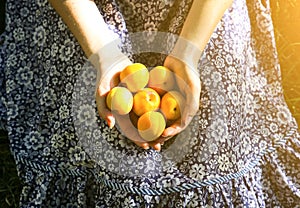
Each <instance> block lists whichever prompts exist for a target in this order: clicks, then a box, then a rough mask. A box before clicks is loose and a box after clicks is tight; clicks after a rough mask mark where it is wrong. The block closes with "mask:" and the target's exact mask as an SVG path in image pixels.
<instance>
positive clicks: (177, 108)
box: [160, 90, 185, 120]
mask: <svg viewBox="0 0 300 208" xmlns="http://www.w3.org/2000/svg"><path fill="white" fill-rule="evenodd" d="M184 103H185V98H184V97H183V95H182V94H181V93H180V92H178V91H175V90H173V91H169V92H167V93H166V94H164V95H163V97H162V98H161V106H160V110H161V112H162V113H163V114H164V116H165V117H166V119H167V120H176V119H178V118H180V117H181V113H182V112H181V111H182V110H183V107H184Z"/></svg>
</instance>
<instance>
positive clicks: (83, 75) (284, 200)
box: [0, 0, 300, 207]
mask: <svg viewBox="0 0 300 208" xmlns="http://www.w3.org/2000/svg"><path fill="white" fill-rule="evenodd" d="M191 3H192V0H184V1H179V0H101V1H100V0H99V1H96V4H97V5H98V7H99V10H100V12H101V13H102V15H103V17H104V19H105V21H106V23H107V24H108V26H109V28H110V29H111V30H113V31H114V32H115V33H116V34H118V35H119V37H120V38H121V40H122V41H121V43H122V46H124V47H125V48H127V49H128V48H130V47H131V46H130V43H129V42H128V39H129V37H130V35H129V34H134V33H138V32H142V31H151V32H154V33H155V32H157V31H161V32H165V33H172V34H179V32H180V29H181V27H182V24H183V22H184V19H185V18H186V15H187V13H188V11H189V8H190V6H191ZM270 12H271V11H270V5H269V1H268V0H235V1H234V3H233V5H232V6H231V7H230V8H229V9H228V10H227V11H226V13H225V14H224V16H223V18H222V20H221V21H220V23H219V24H218V26H217V28H216V30H215V31H214V33H213V35H212V37H211V39H210V41H209V43H208V45H207V47H206V49H205V51H204V52H203V54H202V57H201V60H200V61H199V65H198V70H199V73H200V78H201V82H202V92H201V96H200V108H199V111H198V113H197V115H196V116H195V117H194V119H193V121H192V122H191V124H190V125H189V127H188V128H187V129H186V130H185V131H184V132H182V133H181V134H180V135H178V136H177V137H175V138H173V139H171V140H169V141H168V142H166V144H165V145H164V146H163V149H162V150H161V152H156V151H154V150H151V149H149V150H142V149H140V148H139V147H137V146H135V145H134V144H133V143H132V142H130V141H129V140H128V139H126V138H124V136H123V135H122V134H121V133H120V132H119V131H118V129H117V128H113V129H109V128H108V127H107V125H106V124H105V122H104V121H103V120H102V119H100V118H99V116H98V114H97V110H96V107H95V103H94V101H93V93H94V85H95V78H96V74H95V70H94V69H93V68H92V67H91V66H90V65H89V63H88V60H87V59H86V58H85V56H84V54H83V52H82V50H81V48H80V46H79V45H78V43H77V42H76V40H75V38H74V37H73V35H72V34H71V33H70V31H69V30H68V29H67V27H66V26H65V24H64V23H63V22H62V20H61V19H60V17H59V16H58V15H57V14H56V13H55V11H54V10H53V8H52V7H51V6H50V5H49V3H48V2H47V1H45V0H33V1H25V0H14V1H12V0H8V1H7V6H6V13H7V14H6V21H7V26H6V31H5V32H4V34H2V38H3V39H4V43H3V45H2V46H1V52H0V62H1V64H0V67H1V68H0V73H1V76H0V80H1V83H0V84H1V92H0V93H1V100H0V113H1V120H0V121H1V127H3V128H6V130H7V131H8V134H9V140H10V148H11V151H12V153H13V155H14V158H15V161H16V164H17V170H18V173H19V176H20V178H21V181H22V185H23V189H22V194H21V198H20V206H21V207H300V206H299V205H300V173H299V170H300V136H299V132H298V130H297V129H298V126H297V124H296V121H295V119H294V118H293V117H292V115H291V113H290V111H289V109H288V107H287V105H286V103H285V100H284V96H283V90H282V86H281V75H280V67H279V63H278V59H277V53H276V47H275V40H274V34H273V27H272V21H271V13H270ZM162 44H164V43H162ZM137 47H139V46H137ZM124 52H125V53H127V54H128V55H129V56H130V57H131V58H132V60H133V61H135V62H142V63H145V64H146V65H147V66H155V65H161V64H162V63H163V57H164V55H162V54H152V53H143V54H133V52H132V51H130V50H129V49H128V50H124ZM150 52H151V51H150ZM191 73H192V72H191Z"/></svg>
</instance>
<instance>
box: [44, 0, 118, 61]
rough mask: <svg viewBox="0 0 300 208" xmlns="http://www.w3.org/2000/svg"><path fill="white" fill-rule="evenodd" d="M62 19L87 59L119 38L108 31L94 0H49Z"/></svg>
mask: <svg viewBox="0 0 300 208" xmlns="http://www.w3.org/2000/svg"><path fill="white" fill-rule="evenodd" d="M49 2H50V3H51V5H52V6H53V8H54V9H55V10H56V11H57V13H58V14H59V15H60V16H61V17H62V19H63V21H64V22H65V24H66V25H67V26H68V28H69V29H70V30H71V32H72V33H73V35H74V36H75V38H76V39H77V41H78V42H79V44H80V45H81V47H82V49H83V51H84V52H85V54H86V56H87V57H90V55H92V54H94V53H96V52H97V51H98V50H99V49H100V48H101V47H103V46H104V45H105V44H107V43H109V42H111V41H113V40H115V39H116V38H117V36H116V35H115V34H114V33H113V32H112V31H110V30H109V29H108V27H107V25H106V24H105V22H104V20H103V18H102V16H101V14H100V12H99V10H98V8H97V6H96V4H95V3H94V1H92V0H49Z"/></svg>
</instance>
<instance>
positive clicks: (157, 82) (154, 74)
mask: <svg viewBox="0 0 300 208" xmlns="http://www.w3.org/2000/svg"><path fill="white" fill-rule="evenodd" d="M174 85H175V78H174V75H173V72H172V71H171V70H169V69H168V68H167V67H164V66H156V67H154V68H153V69H152V70H151V71H150V72H149V82H148V87H150V88H152V89H154V90H155V91H157V92H158V94H159V95H163V94H164V93H165V92H167V91H170V90H172V89H173V88H174Z"/></svg>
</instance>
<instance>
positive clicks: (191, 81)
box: [157, 56, 201, 143]
mask: <svg viewBox="0 0 300 208" xmlns="http://www.w3.org/2000/svg"><path fill="white" fill-rule="evenodd" d="M164 66H165V67H167V68H169V69H170V70H171V71H173V72H174V74H175V77H176V81H177V85H178V88H179V90H180V92H181V93H182V94H183V95H184V96H185V100H186V102H185V106H184V109H183V111H182V112H181V117H180V118H179V119H178V120H177V121H175V122H174V123H173V124H172V125H171V126H169V127H168V128H166V129H165V131H164V132H163V134H162V137H161V138H160V139H158V141H157V142H160V143H163V142H164V141H166V140H167V139H169V138H171V137H173V136H175V135H176V134H178V133H180V132H181V131H183V130H184V129H185V128H186V127H187V126H188V125H189V123H190V122H191V120H192V119H193V117H194V116H195V114H196V113H197V111H198V110H199V99H200V92H201V84H200V78H199V74H198V72H197V68H196V67H197V66H196V65H195V66H194V65H192V64H190V65H187V64H186V63H185V62H183V61H181V60H179V59H177V58H175V57H173V56H167V57H166V59H165V62H164Z"/></svg>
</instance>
